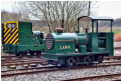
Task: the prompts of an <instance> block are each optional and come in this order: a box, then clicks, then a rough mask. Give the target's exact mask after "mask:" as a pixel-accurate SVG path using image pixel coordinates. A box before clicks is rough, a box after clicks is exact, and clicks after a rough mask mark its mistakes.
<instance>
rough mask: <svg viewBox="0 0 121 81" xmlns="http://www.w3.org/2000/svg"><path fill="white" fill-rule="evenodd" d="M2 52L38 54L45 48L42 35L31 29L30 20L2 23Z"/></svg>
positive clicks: (18, 54)
mask: <svg viewBox="0 0 121 81" xmlns="http://www.w3.org/2000/svg"><path fill="white" fill-rule="evenodd" d="M2 31H3V32H2V44H3V52H5V53H8V54H16V55H17V56H20V55H26V54H27V53H28V52H29V53H30V54H31V55H34V54H35V53H36V54H37V55H38V54H40V53H41V51H42V50H44V48H45V40H44V35H43V33H41V32H36V31H32V23H31V22H20V21H11V22H5V23H3V24H2Z"/></svg>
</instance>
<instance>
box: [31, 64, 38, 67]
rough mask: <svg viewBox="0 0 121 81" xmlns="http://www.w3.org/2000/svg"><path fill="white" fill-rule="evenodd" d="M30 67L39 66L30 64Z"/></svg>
mask: <svg viewBox="0 0 121 81" xmlns="http://www.w3.org/2000/svg"><path fill="white" fill-rule="evenodd" d="M29 66H30V67H37V64H29Z"/></svg>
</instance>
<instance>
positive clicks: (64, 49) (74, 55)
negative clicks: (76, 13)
mask: <svg viewBox="0 0 121 81" xmlns="http://www.w3.org/2000/svg"><path fill="white" fill-rule="evenodd" d="M77 20H78V31H77V32H76V33H62V30H63V29H57V33H49V34H48V35H47V37H46V39H45V43H46V47H45V52H44V54H43V58H45V59H47V60H48V63H51V64H54V65H58V64H61V65H66V66H69V67H73V66H77V65H79V64H86V65H91V64H92V63H93V62H99V63H101V62H102V61H103V57H104V56H113V32H112V22H113V19H112V18H111V17H92V16H82V17H79V18H78V19H77ZM80 21H91V23H92V32H87V31H86V32H85V33H80V32H79V23H80ZM99 21H110V22H111V32H98V22H99ZM94 23H96V32H94Z"/></svg>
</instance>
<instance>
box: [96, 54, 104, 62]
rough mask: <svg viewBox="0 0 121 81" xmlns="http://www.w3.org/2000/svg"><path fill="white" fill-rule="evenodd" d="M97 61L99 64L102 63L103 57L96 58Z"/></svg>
mask: <svg viewBox="0 0 121 81" xmlns="http://www.w3.org/2000/svg"><path fill="white" fill-rule="evenodd" d="M97 60H98V62H99V63H102V62H103V56H102V55H100V56H98V58H97Z"/></svg>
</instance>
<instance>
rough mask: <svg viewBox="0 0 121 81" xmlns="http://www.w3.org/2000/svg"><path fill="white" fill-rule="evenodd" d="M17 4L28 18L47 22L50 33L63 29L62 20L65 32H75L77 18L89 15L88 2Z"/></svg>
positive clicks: (32, 2)
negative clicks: (59, 28)
mask: <svg viewBox="0 0 121 81" xmlns="http://www.w3.org/2000/svg"><path fill="white" fill-rule="evenodd" d="M17 4H18V5H17V7H18V8H17V9H18V10H19V11H20V12H21V13H22V14H24V15H25V16H27V17H28V18H30V19H35V20H40V21H42V20H44V21H46V22H47V25H48V27H49V30H50V32H55V31H56V30H55V29H56V28H57V27H61V21H62V20H64V32H74V31H75V30H76V28H77V18H78V17H79V16H82V15H88V2H87V1H28V2H26V1H25V2H18V3H17Z"/></svg>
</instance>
